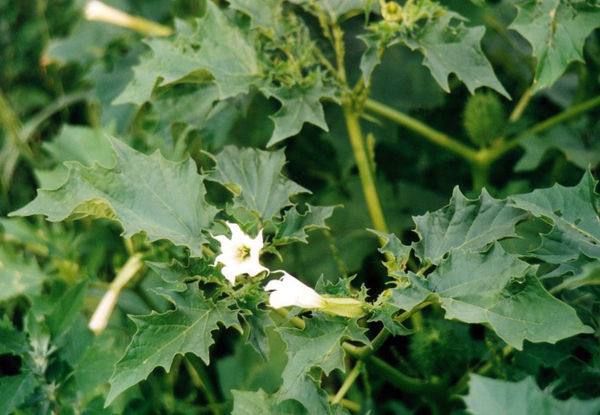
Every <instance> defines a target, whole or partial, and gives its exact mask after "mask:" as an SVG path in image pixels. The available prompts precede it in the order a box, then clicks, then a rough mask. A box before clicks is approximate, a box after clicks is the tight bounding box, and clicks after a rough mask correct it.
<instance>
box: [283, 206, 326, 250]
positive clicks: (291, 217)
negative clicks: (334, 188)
mask: <svg viewBox="0 0 600 415" xmlns="http://www.w3.org/2000/svg"><path fill="white" fill-rule="evenodd" d="M334 209H335V206H310V205H308V207H307V209H306V212H304V213H299V212H298V209H296V208H292V209H290V210H288V211H287V212H285V214H284V215H283V221H282V222H281V224H279V225H278V227H277V235H276V236H275V238H274V239H273V243H274V244H276V245H284V244H288V243H291V242H294V241H298V242H304V243H308V239H307V238H308V234H307V232H308V231H309V230H313V229H329V227H328V226H327V225H326V224H325V221H326V220H327V219H329V218H330V217H331V215H333V210H334Z"/></svg>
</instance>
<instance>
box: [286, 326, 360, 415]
mask: <svg viewBox="0 0 600 415" xmlns="http://www.w3.org/2000/svg"><path fill="white" fill-rule="evenodd" d="M279 333H280V334H281V338H282V339H283V341H284V342H285V344H286V346H287V355H288V363H287V365H286V367H285V369H284V371H283V374H282V378H283V384H282V385H281V388H280V389H279V390H278V391H277V399H278V401H279V402H283V401H285V400H287V399H295V400H297V401H298V402H300V403H301V404H302V405H304V407H305V408H306V409H307V410H308V412H309V413H311V414H326V413H330V412H331V408H330V406H329V404H328V403H327V396H326V394H325V392H324V391H323V390H321V389H320V387H319V381H318V377H317V378H314V377H313V376H311V369H313V368H318V369H320V370H321V371H322V372H323V373H324V374H325V375H328V374H329V373H331V371H333V370H334V369H339V370H341V371H344V356H345V352H344V349H343V348H342V345H341V343H342V341H343V340H355V341H360V342H363V343H365V344H368V343H369V340H368V339H367V338H366V337H365V335H364V334H363V330H362V329H360V328H359V327H358V326H357V325H356V322H354V321H344V320H342V319H330V320H326V319H325V318H324V317H321V316H320V317H319V318H318V319H317V318H313V319H309V320H306V327H305V329H304V330H299V329H295V328H281V329H279Z"/></svg>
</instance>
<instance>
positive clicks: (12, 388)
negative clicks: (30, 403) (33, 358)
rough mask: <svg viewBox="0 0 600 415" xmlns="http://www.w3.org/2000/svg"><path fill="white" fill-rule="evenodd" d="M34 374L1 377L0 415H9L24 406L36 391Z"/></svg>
mask: <svg viewBox="0 0 600 415" xmlns="http://www.w3.org/2000/svg"><path fill="white" fill-rule="evenodd" d="M35 386H36V381H35V378H34V376H33V374H32V373H30V372H26V373H22V374H20V375H16V376H3V377H0V414H1V415H9V414H12V413H14V410H15V409H17V408H18V407H19V406H20V405H22V404H23V403H24V402H25V400H26V399H27V398H28V397H29V395H31V394H32V393H33V391H34V389H35Z"/></svg>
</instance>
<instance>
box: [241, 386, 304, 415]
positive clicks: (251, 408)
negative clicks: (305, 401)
mask: <svg viewBox="0 0 600 415" xmlns="http://www.w3.org/2000/svg"><path fill="white" fill-rule="evenodd" d="M231 393H232V394H233V411H232V412H231V414H232V415H257V414H261V415H303V414H305V413H306V411H304V410H303V409H302V406H300V405H287V404H286V403H281V404H280V403H278V402H277V400H276V398H275V397H274V396H269V395H268V394H266V393H265V392H264V391H263V390H262V389H259V390H257V391H255V392H251V391H238V390H232V391H231ZM288 402H293V401H288Z"/></svg>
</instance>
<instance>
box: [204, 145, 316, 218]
mask: <svg viewBox="0 0 600 415" xmlns="http://www.w3.org/2000/svg"><path fill="white" fill-rule="evenodd" d="M216 162H217V165H216V166H215V170H214V171H213V172H211V174H210V179H211V180H215V181H217V182H219V183H221V184H222V185H224V186H226V187H227V188H228V189H229V190H230V191H231V192H232V193H233V194H234V195H235V197H234V207H242V208H245V209H248V210H250V211H252V212H254V213H255V214H257V215H258V216H259V217H260V218H261V219H262V220H263V221H268V220H271V219H273V217H274V216H276V215H279V212H280V210H281V209H283V208H284V207H287V206H290V205H292V202H291V201H290V197H292V196H294V195H297V194H299V193H310V192H309V191H308V190H306V189H305V188H303V187H302V186H300V185H298V184H296V183H295V182H293V181H291V180H289V179H288V178H286V177H284V176H283V175H282V173H281V171H282V169H283V166H284V164H285V154H284V151H283V150H278V151H261V150H258V149H254V148H243V149H239V148H237V147H233V146H227V147H225V148H224V149H223V151H221V152H220V153H219V154H218V155H217V156H216Z"/></svg>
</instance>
